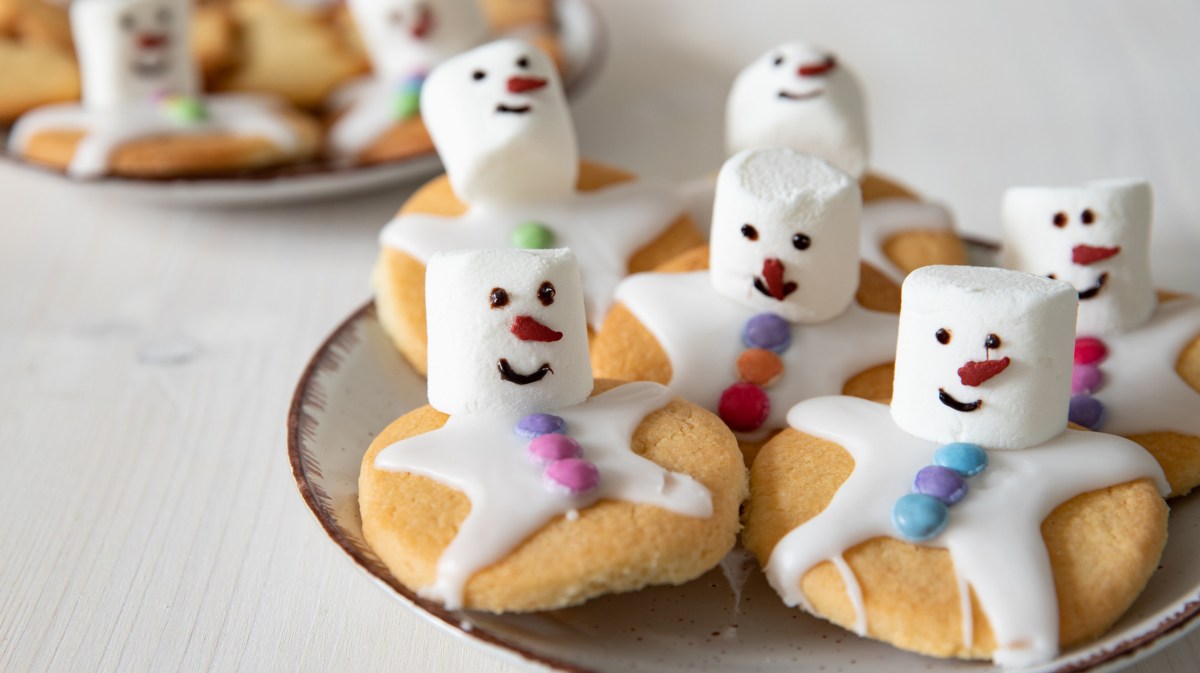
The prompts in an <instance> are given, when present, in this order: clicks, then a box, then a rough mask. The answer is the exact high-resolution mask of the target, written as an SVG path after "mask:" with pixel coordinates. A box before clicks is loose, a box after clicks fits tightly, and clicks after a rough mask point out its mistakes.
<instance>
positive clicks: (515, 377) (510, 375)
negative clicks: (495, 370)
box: [497, 358, 554, 386]
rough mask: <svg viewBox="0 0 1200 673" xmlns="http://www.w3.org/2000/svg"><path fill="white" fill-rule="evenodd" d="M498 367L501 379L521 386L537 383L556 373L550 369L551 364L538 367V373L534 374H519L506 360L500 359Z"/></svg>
mask: <svg viewBox="0 0 1200 673" xmlns="http://www.w3.org/2000/svg"><path fill="white" fill-rule="evenodd" d="M497 366H498V367H499V369H500V378H502V379H504V380H505V381H508V382H510V383H515V384H517V385H519V386H523V385H527V384H530V383H537V382H538V381H541V380H542V379H544V378H546V374H553V373H554V370H553V369H551V368H550V364H549V363H542V366H541V367H538V368H537V371H535V372H534V373H532V374H518V373H516V372H514V371H513V368H512V367H511V366H509V364H508V360H506V359H504V358H500V362H499V363H497Z"/></svg>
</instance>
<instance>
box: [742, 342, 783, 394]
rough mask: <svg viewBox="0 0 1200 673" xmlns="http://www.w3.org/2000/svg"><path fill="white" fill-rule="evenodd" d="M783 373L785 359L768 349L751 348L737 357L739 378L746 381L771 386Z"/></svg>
mask: <svg viewBox="0 0 1200 673" xmlns="http://www.w3.org/2000/svg"><path fill="white" fill-rule="evenodd" d="M782 373H783V360H780V359H779V356H778V355H776V354H774V353H772V352H771V351H768V350H763V349H761V348H751V349H750V350H747V351H742V354H741V355H739V356H738V359H737V374H738V378H739V379H741V380H742V381H745V382H746V383H753V384H755V385H759V386H769V385H771V384H772V383H773V382H774V381H775V379H777V378H779V375H780V374H782Z"/></svg>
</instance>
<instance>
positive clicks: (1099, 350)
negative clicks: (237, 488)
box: [1075, 337, 1108, 365]
mask: <svg viewBox="0 0 1200 673" xmlns="http://www.w3.org/2000/svg"><path fill="white" fill-rule="evenodd" d="M1106 357H1108V346H1105V345H1104V342H1103V341H1101V340H1099V339H1097V338H1095V337H1079V338H1078V339H1076V340H1075V364H1077V365H1096V364H1100V363H1101V362H1104V358H1106Z"/></svg>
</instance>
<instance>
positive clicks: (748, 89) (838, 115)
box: [725, 41, 867, 179]
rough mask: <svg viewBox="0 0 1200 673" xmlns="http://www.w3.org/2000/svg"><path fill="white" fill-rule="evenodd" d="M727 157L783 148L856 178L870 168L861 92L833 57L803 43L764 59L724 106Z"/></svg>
mask: <svg viewBox="0 0 1200 673" xmlns="http://www.w3.org/2000/svg"><path fill="white" fill-rule="evenodd" d="M725 145H726V150H727V151H728V153H729V154H734V153H736V152H740V151H742V150H744V149H748V148H751V147H765V146H768V145H784V146H786V147H791V148H792V149H795V150H799V151H801V152H804V153H806V154H814V155H816V156H818V157H821V158H822V159H825V160H826V161H828V162H830V163H832V164H833V165H835V166H837V167H838V168H840V169H842V170H843V171H845V172H847V173H849V174H850V175H851V176H853V177H854V178H855V179H858V178H859V177H861V176H862V174H863V172H864V171H865V170H866V167H867V122H866V112H865V106H864V104H863V96H862V91H861V90H860V89H859V86H858V81H857V80H856V79H855V78H854V75H853V74H851V73H850V72H849V71H847V70H846V69H845V68H844V67H842V66H841V64H839V63H838V61H837V59H836V58H835V57H834V55H833V54H832V53H831V52H829V51H827V50H825V49H820V48H818V47H814V46H812V45H809V44H806V43H804V42H798V41H797V42H788V43H785V44H781V45H779V46H778V47H775V48H774V49H772V50H770V51H768V52H767V53H766V54H763V55H762V56H761V57H759V58H758V60H756V61H754V62H753V63H751V64H750V65H749V66H747V67H746V69H745V70H743V71H742V72H741V73H740V74H738V76H737V79H735V80H734V82H733V88H732V89H731V90H730V92H729V100H728V102H727V103H726V106H725Z"/></svg>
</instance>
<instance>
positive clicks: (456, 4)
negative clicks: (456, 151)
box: [327, 0, 488, 163]
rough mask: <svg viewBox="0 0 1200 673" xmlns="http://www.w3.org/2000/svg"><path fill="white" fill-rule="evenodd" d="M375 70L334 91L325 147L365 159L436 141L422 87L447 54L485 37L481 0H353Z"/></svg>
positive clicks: (413, 150) (424, 148) (422, 148)
mask: <svg viewBox="0 0 1200 673" xmlns="http://www.w3.org/2000/svg"><path fill="white" fill-rule="evenodd" d="M349 6H350V10H351V12H352V13H353V15H354V21H355V23H356V24H357V26H358V30H359V35H360V36H361V38H362V41H363V44H364V46H365V47H366V50H367V53H368V54H369V55H370V58H371V65H372V73H371V74H370V75H368V76H366V77H364V78H363V79H360V80H357V81H355V82H352V83H350V84H348V85H346V86H345V87H344V88H342V89H340V90H338V91H337V92H335V93H334V96H333V99H332V101H331V106H332V110H333V113H334V119H333V122H332V124H331V125H330V128H329V135H328V137H327V150H328V153H329V154H330V155H332V156H335V157H339V158H343V159H349V160H353V161H357V162H361V163H371V162H377V161H388V160H392V159H397V158H401V157H405V156H411V155H414V154H419V153H422V152H428V151H430V150H432V149H433V143H432V141H431V140H430V139H429V134H428V133H427V132H426V131H425V125H424V124H423V123H422V122H421V115H420V104H419V101H420V91H421V85H422V84H423V83H424V81H425V77H426V76H427V75H428V74H429V72H430V71H431V70H432V69H433V68H434V67H435V66H437V65H438V64H439V63H441V62H442V61H445V60H446V59H448V58H450V57H451V56H454V55H456V54H459V53H461V52H463V51H466V50H467V49H469V48H471V47H473V46H475V45H476V44H478V43H479V42H481V41H483V38H484V36H485V35H486V34H487V30H488V27H487V23H486V21H485V19H484V16H483V13H482V11H481V10H480V8H479V4H478V3H477V2H476V0H351V1H350V3H349Z"/></svg>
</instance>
